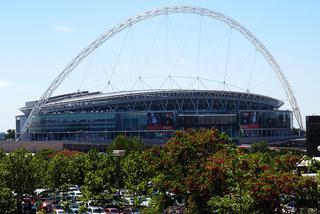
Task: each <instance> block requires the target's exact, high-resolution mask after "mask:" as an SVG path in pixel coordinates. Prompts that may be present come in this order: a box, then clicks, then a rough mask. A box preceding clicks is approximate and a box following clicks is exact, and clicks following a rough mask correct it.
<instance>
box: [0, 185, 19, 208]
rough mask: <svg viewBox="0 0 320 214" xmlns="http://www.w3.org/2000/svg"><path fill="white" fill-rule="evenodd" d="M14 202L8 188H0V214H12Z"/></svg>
mask: <svg viewBox="0 0 320 214" xmlns="http://www.w3.org/2000/svg"><path fill="white" fill-rule="evenodd" d="M15 207H16V200H15V198H14V195H13V194H12V192H11V191H10V189H9V188H6V187H0V213H13V212H12V211H14V209H15Z"/></svg>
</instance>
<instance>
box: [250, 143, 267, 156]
mask: <svg viewBox="0 0 320 214" xmlns="http://www.w3.org/2000/svg"><path fill="white" fill-rule="evenodd" d="M250 150H251V152H253V153H255V152H262V153H263V152H268V151H270V149H269V148H268V144H267V142H265V141H259V142H256V143H254V144H252V145H251V147H250Z"/></svg>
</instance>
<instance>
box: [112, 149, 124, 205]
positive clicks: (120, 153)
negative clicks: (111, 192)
mask: <svg viewBox="0 0 320 214" xmlns="http://www.w3.org/2000/svg"><path fill="white" fill-rule="evenodd" d="M125 154H126V150H113V151H112V156H113V157H116V158H117V172H116V182H117V189H118V191H117V193H118V200H119V201H120V182H119V176H120V175H119V174H120V158H121V157H123V156H125Z"/></svg>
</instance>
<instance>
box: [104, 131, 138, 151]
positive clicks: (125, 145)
mask: <svg viewBox="0 0 320 214" xmlns="http://www.w3.org/2000/svg"><path fill="white" fill-rule="evenodd" d="M143 149H144V145H143V143H142V141H141V139H140V138H138V137H127V136H124V135H118V136H117V137H116V138H115V139H114V141H113V142H112V143H111V144H110V145H108V147H107V151H108V152H109V153H111V152H112V151H113V150H126V155H127V154H129V153H130V152H141V151H142V150H143Z"/></svg>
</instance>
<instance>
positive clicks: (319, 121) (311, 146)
mask: <svg viewBox="0 0 320 214" xmlns="http://www.w3.org/2000/svg"><path fill="white" fill-rule="evenodd" d="M306 128H307V129H306V139H307V141H306V148H307V154H308V155H309V156H317V157H320V150H319V149H318V147H319V146H320V116H306Z"/></svg>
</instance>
